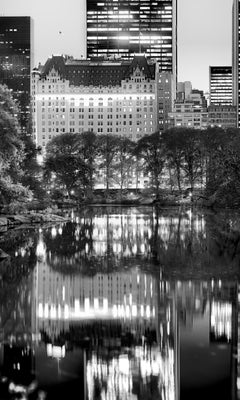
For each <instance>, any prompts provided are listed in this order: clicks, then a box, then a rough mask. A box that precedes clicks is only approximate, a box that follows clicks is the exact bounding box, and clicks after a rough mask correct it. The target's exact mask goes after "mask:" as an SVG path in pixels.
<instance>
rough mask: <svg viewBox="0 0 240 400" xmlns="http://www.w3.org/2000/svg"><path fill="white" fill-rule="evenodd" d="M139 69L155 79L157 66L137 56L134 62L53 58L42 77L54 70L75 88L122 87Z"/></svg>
mask: <svg viewBox="0 0 240 400" xmlns="http://www.w3.org/2000/svg"><path fill="white" fill-rule="evenodd" d="M137 67H138V68H139V69H140V70H141V71H142V72H143V73H144V75H145V76H146V77H147V78H149V79H154V77H155V65H154V64H152V63H151V64H150V63H148V61H147V59H146V57H145V56H142V55H138V56H135V57H134V58H133V60H132V61H103V60H94V61H91V60H73V59H70V58H69V59H66V58H64V57H63V56H52V57H51V58H49V59H48V60H47V62H46V63H45V65H44V67H43V69H42V71H41V76H42V77H43V78H44V77H46V76H47V75H48V74H49V72H50V71H51V70H52V69H53V68H54V69H55V71H57V72H58V73H59V75H60V76H61V78H62V79H67V80H69V82H70V85H73V86H81V85H83V86H108V85H112V86H118V85H119V86H120V85H121V81H122V80H124V79H127V78H129V77H130V76H131V75H132V73H133V71H134V70H135V69H136V68H137Z"/></svg>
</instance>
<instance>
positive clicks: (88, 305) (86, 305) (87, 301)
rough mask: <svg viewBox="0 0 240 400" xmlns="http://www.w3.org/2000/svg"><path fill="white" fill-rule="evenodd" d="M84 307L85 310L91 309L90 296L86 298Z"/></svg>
mask: <svg viewBox="0 0 240 400" xmlns="http://www.w3.org/2000/svg"><path fill="white" fill-rule="evenodd" d="M84 309H85V311H89V309H90V301H89V298H88V297H86V298H85V300H84Z"/></svg>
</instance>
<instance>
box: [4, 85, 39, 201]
mask: <svg viewBox="0 0 240 400" xmlns="http://www.w3.org/2000/svg"><path fill="white" fill-rule="evenodd" d="M0 140H1V146H0V202H1V205H2V206H4V207H6V206H9V207H10V206H11V203H12V202H13V203H14V204H15V209H16V208H17V206H18V204H19V205H20V203H21V204H22V203H24V202H26V201H27V200H28V199H30V198H31V195H32V194H31V191H29V190H28V188H27V187H24V186H23V185H22V184H21V177H22V175H23V170H22V167H21V163H22V160H23V158H24V144H23V142H22V140H21V137H20V127H19V124H18V120H17V106H16V103H15V101H14V100H13V98H12V95H11V92H10V90H9V89H8V88H7V87H6V86H3V85H0Z"/></svg>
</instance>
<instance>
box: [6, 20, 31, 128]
mask: <svg viewBox="0 0 240 400" xmlns="http://www.w3.org/2000/svg"><path fill="white" fill-rule="evenodd" d="M31 62H32V57H31V18H30V17H0V83H1V84H5V85H7V86H8V88H9V89H10V90H11V91H12V93H13V97H14V98H15V99H16V100H17V102H18V106H19V122H20V124H21V127H22V130H23V131H25V130H26V129H27V127H28V123H29V113H30V87H31V85H30V77H31Z"/></svg>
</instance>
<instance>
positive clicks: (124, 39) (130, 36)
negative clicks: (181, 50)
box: [87, 0, 177, 76]
mask: <svg viewBox="0 0 240 400" xmlns="http://www.w3.org/2000/svg"><path fill="white" fill-rule="evenodd" d="M137 53H144V54H145V56H146V57H149V58H152V59H156V60H157V61H158V62H159V71H160V72H164V71H167V72H171V73H172V74H173V75H174V76H176V75H177V0H158V1H155V2H154V1H152V0H134V1H129V0H121V1H116V0H103V1H101V2H100V1H98V0H87V56H88V57H89V58H92V57H101V56H102V57H107V58H110V59H111V58H113V59H114V58H118V57H121V58H122V59H132V58H133V56H134V55H135V54H137Z"/></svg>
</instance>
